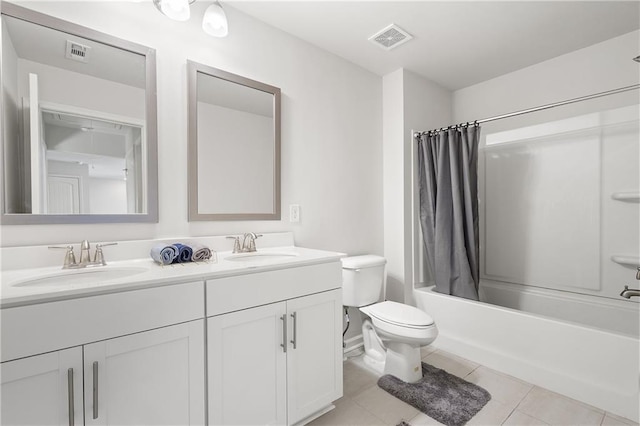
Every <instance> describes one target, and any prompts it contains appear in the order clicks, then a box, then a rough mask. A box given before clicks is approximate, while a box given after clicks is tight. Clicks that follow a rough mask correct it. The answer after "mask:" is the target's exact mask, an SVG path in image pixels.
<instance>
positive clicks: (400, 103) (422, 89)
mask: <svg viewBox="0 0 640 426" xmlns="http://www.w3.org/2000/svg"><path fill="white" fill-rule="evenodd" d="M383 99H384V102H383V105H384V114H383V116H384V122H383V127H384V130H383V134H384V137H383V146H384V158H383V164H384V237H385V239H384V255H385V257H386V258H387V273H388V278H387V297H388V298H389V299H391V300H399V301H407V302H409V303H413V299H412V298H413V295H412V292H411V283H413V258H412V256H411V253H412V252H413V245H414V243H415V242H414V235H415V232H417V231H418V230H416V229H414V227H413V223H412V217H413V216H412V209H413V205H412V198H413V194H412V184H411V183H412V179H413V177H412V174H411V173H412V168H411V161H412V151H413V150H414V149H415V142H414V141H413V132H412V131H419V130H429V129H433V128H436V127H442V126H445V125H448V124H450V123H451V92H450V91H448V90H447V89H444V88H442V87H441V86H439V85H437V84H436V83H434V82H432V81H430V80H427V79H425V78H423V77H420V76H418V75H417V74H414V73H412V72H410V71H407V70H404V69H399V70H397V71H394V72H393V73H390V74H388V75H386V76H384V78H383ZM416 202H417V200H416Z"/></svg>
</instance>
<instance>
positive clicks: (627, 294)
mask: <svg viewBox="0 0 640 426" xmlns="http://www.w3.org/2000/svg"><path fill="white" fill-rule="evenodd" d="M620 296H622V297H624V298H627V299H631V298H632V297H640V290H636V289H634V288H629V286H628V285H625V286H624V290H622V293H620Z"/></svg>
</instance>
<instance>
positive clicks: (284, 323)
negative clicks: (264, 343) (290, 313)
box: [280, 315, 288, 353]
mask: <svg viewBox="0 0 640 426" xmlns="http://www.w3.org/2000/svg"><path fill="white" fill-rule="evenodd" d="M280 319H281V320H282V343H281V344H280V346H282V352H284V353H287V344H288V343H287V316H286V315H283V316H281V317H280Z"/></svg>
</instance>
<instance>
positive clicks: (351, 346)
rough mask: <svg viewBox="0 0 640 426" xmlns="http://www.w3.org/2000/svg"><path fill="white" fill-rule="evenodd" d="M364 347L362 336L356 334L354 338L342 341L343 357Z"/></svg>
mask: <svg viewBox="0 0 640 426" xmlns="http://www.w3.org/2000/svg"><path fill="white" fill-rule="evenodd" d="M363 347H364V340H363V338H362V334H358V335H356V336H353V337H350V338H348V339H346V340H345V341H344V348H343V351H342V353H343V355H344V356H345V357H347V355H348V354H349V353H350V352H354V351H358V350H362V349H361V348H363Z"/></svg>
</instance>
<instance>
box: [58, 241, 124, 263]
mask: <svg viewBox="0 0 640 426" xmlns="http://www.w3.org/2000/svg"><path fill="white" fill-rule="evenodd" d="M116 244H118V243H102V244H96V250H95V254H94V256H93V260H91V244H90V243H89V241H87V240H84V241H82V242H81V243H80V261H79V262H76V256H75V254H74V253H73V246H72V245H68V246H49V248H50V249H64V250H66V251H67V252H66V253H65V255H64V263H63V265H62V269H77V268H87V267H90V266H106V264H107V262H106V261H105V260H104V253H102V247H104V246H113V245H116Z"/></svg>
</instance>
